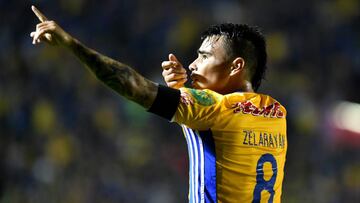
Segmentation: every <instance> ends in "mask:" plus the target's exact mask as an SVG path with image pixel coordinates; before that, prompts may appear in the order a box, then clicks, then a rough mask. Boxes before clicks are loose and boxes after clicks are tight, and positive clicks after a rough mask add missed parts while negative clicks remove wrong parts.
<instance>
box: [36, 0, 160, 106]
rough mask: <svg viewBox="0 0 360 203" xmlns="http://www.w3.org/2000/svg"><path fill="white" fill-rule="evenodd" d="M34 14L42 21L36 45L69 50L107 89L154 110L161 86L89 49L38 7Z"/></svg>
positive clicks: (37, 33)
mask: <svg viewBox="0 0 360 203" xmlns="http://www.w3.org/2000/svg"><path fill="white" fill-rule="evenodd" d="M32 10H33V12H34V13H35V15H36V16H37V17H38V18H39V20H40V23H39V24H37V26H36V31H35V32H32V33H31V34H30V36H31V37H33V44H37V43H40V42H41V41H45V42H48V43H49V44H52V45H57V46H63V47H65V48H67V49H68V50H70V51H71V52H72V53H74V54H75V56H77V57H78V58H79V59H80V60H81V62H82V63H83V64H85V65H86V66H87V67H89V68H90V70H91V71H92V72H93V73H94V74H95V75H96V77H97V78H98V79H99V80H101V81H102V82H104V83H105V84H106V85H107V86H109V87H110V88H112V89H113V90H115V91H116V92H118V93H119V94H120V95H122V96H124V97H126V98H127V99H130V100H132V101H134V102H136V103H138V104H140V105H141V106H143V107H144V108H146V109H149V108H150V107H151V105H152V104H153V102H154V100H155V98H156V95H157V92H158V85H157V84H155V83H153V82H151V81H150V80H148V79H146V78H144V77H143V76H141V75H140V74H139V73H137V72H136V71H135V70H134V69H132V68H131V67H129V66H127V65H125V64H123V63H120V62H118V61H116V60H114V59H111V58H109V57H107V56H104V55H102V54H100V53H98V52H96V51H95V50H92V49H90V48H88V47H86V46H85V45H83V44H82V43H81V42H79V41H78V40H77V39H75V38H73V37H72V36H71V35H69V34H68V33H66V32H65V31H64V30H63V29H62V28H61V27H60V26H59V25H57V24H56V23H55V22H54V21H48V20H47V18H46V17H45V15H43V14H42V13H41V12H40V11H39V10H37V9H36V8H35V7H34V6H32Z"/></svg>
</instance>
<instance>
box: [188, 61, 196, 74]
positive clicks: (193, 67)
mask: <svg viewBox="0 0 360 203" xmlns="http://www.w3.org/2000/svg"><path fill="white" fill-rule="evenodd" d="M195 62H196V60H195V61H193V62H192V63H191V64H190V65H189V70H190V71H191V72H193V71H195V70H197V67H196V63H195Z"/></svg>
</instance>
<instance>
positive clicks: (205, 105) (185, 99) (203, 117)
mask: <svg viewBox="0 0 360 203" xmlns="http://www.w3.org/2000/svg"><path fill="white" fill-rule="evenodd" d="M222 98H223V96H222V95H220V94H218V93H216V92H213V91H211V90H196V89H190V88H180V102H179V105H178V107H177V110H176V112H175V115H174V117H173V121H174V122H176V123H179V124H184V125H186V126H187V127H189V128H191V129H194V130H207V129H210V128H211V127H212V126H213V125H214V123H215V122H216V119H217V117H218V115H219V113H220V110H221V101H222Z"/></svg>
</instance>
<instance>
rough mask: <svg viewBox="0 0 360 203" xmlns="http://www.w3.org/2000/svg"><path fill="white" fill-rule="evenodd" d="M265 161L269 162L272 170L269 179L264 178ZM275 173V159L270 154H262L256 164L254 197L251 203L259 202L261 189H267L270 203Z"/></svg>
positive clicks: (270, 202) (272, 198) (273, 192)
mask: <svg viewBox="0 0 360 203" xmlns="http://www.w3.org/2000/svg"><path fill="white" fill-rule="evenodd" d="M266 162H270V163H271V168H272V170H273V175H272V176H271V178H270V180H268V181H266V180H265V179H264V168H263V166H264V164H265V163H266ZM276 175H277V163H276V159H275V158H274V156H273V155H272V154H263V155H262V156H261V157H260V159H259V161H258V163H257V166H256V185H255V189H254V199H253V201H252V203H260V199H261V192H262V191H263V190H267V191H268V192H269V193H270V198H269V201H268V202H269V203H272V202H273V200H274V194H275V191H274V185H275V180H276Z"/></svg>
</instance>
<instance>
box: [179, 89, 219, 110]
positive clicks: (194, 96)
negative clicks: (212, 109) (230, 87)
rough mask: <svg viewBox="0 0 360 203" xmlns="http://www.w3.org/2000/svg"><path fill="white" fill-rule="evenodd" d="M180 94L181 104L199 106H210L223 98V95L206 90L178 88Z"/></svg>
mask: <svg viewBox="0 0 360 203" xmlns="http://www.w3.org/2000/svg"><path fill="white" fill-rule="evenodd" d="M180 92H181V101H182V102H185V103H193V104H199V105H201V106H212V105H214V104H216V103H219V102H220V101H221V100H222V99H223V98H224V96H223V95H221V94H219V93H216V92H214V91H212V90H208V89H204V90H198V89H192V88H180Z"/></svg>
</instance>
